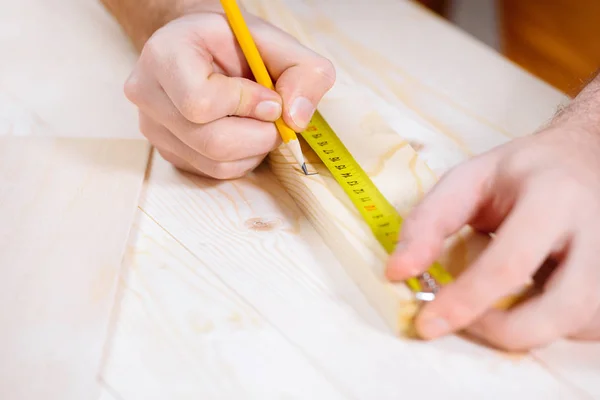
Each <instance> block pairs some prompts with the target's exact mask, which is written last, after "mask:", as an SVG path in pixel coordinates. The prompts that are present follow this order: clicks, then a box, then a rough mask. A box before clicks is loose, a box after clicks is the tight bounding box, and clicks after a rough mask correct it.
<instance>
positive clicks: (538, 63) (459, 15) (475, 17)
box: [415, 0, 600, 96]
mask: <svg viewBox="0 0 600 400" xmlns="http://www.w3.org/2000/svg"><path fill="white" fill-rule="evenodd" d="M415 1H416V2H418V3H421V4H422V5H424V6H426V7H428V8H429V9H431V10H432V11H434V12H435V13H437V14H439V15H441V16H442V17H443V18H446V19H447V20H449V21H451V22H452V23H454V24H456V25H458V26H459V27H460V28H462V29H464V30H465V31H467V32H468V33H470V34H471V35H473V36H475V37H476V38H477V39H479V40H481V41H483V42H484V43H486V44H487V45H489V46H491V47H493V48H494V49H496V50H497V51H498V52H500V53H501V54H503V55H504V56H505V57H507V58H508V59H510V60H511V61H513V62H515V63H516V64H518V65H520V66H521V67H522V68H524V69H526V70H527V71H529V72H531V73H532V74H534V75H536V76H537V77H539V78H541V79H543V80H544V81H546V82H548V83H549V84H551V85H553V86H554V87H556V88H557V89H559V90H560V91H562V92H564V93H566V94H567V95H570V96H575V95H576V94H577V93H578V92H579V90H580V89H581V88H582V86H583V85H584V84H585V83H586V82H588V81H589V80H590V78H591V77H592V76H593V74H595V73H596V72H597V71H598V70H600V0H415Z"/></svg>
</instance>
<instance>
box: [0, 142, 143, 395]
mask: <svg viewBox="0 0 600 400" xmlns="http://www.w3.org/2000/svg"><path fill="white" fill-rule="evenodd" d="M148 151H149V148H148V145H147V143H146V142H145V141H139V140H116V139H115V140H101V139H97V140H94V139H66V138H62V139H61V138H31V137H29V138H18V137H3V138H0V274H1V279H0V304H2V311H1V312H0V326H2V329H1V330H0V343H2V347H0V376H1V377H2V379H0V393H2V394H3V397H5V398H10V399H14V400H33V399H41V398H44V399H57V400H58V399H60V400H71V399H73V400H87V399H95V398H97V396H98V393H99V386H98V382H97V380H96V379H97V373H98V368H99V366H100V361H101V356H102V352H103V345H104V341H105V339H106V333H107V329H108V323H109V317H110V312H111V309H112V306H113V301H114V295H115V288H116V279H117V275H118V273H119V270H120V266H121V259H122V257H123V253H124V250H125V244H126V241H127V237H128V234H129V230H130V226H131V222H132V220H133V217H134V214H135V211H136V207H137V200H138V195H139V193H140V189H141V185H142V182H143V178H144V173H145V169H146V162H147V157H148Z"/></svg>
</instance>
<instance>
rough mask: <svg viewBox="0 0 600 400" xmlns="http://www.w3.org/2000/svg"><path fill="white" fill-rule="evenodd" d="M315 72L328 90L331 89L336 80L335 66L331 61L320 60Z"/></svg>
mask: <svg viewBox="0 0 600 400" xmlns="http://www.w3.org/2000/svg"><path fill="white" fill-rule="evenodd" d="M314 72H315V74H316V75H318V76H319V77H321V79H322V81H323V82H324V84H325V85H326V86H327V88H331V87H332V86H333V85H334V83H335V80H336V70H335V66H334V65H333V63H332V62H331V60H329V59H327V58H320V59H319V60H318V61H317V62H316V63H315V66H314Z"/></svg>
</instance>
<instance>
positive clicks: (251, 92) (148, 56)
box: [141, 34, 282, 124]
mask: <svg viewBox="0 0 600 400" xmlns="http://www.w3.org/2000/svg"><path fill="white" fill-rule="evenodd" d="M141 57H143V58H144V60H145V62H146V63H147V64H148V68H150V70H151V71H152V73H153V74H154V75H155V76H156V79H157V80H158V82H159V84H160V85H161V86H162V87H163V89H164V90H165V92H166V93H167V95H168V97H169V98H170V99H171V101H172V102H173V104H174V105H175V106H176V107H177V109H178V110H179V112H180V113H181V114H182V115H183V116H184V117H185V118H186V119H188V120H189V121H191V122H194V123H198V124H202V123H207V122H211V121H214V120H216V119H219V118H222V117H225V116H227V115H236V116H240V117H251V118H257V119H260V120H264V121H271V122H272V121H275V120H276V119H277V118H279V117H280V116H281V110H282V106H281V97H280V96H279V95H278V94H277V93H276V92H275V91H273V90H269V89H267V88H265V87H264V86H262V85H259V84H258V83H256V82H253V81H251V80H249V79H246V78H241V77H228V76H226V75H223V74H221V73H219V72H216V71H215V69H214V68H213V62H212V61H213V60H212V56H211V55H210V53H209V52H208V51H207V50H206V49H205V48H203V47H202V46H200V45H196V46H193V45H191V44H187V43H178V42H177V41H173V40H172V37H171V35H166V34H165V35H157V36H156V37H154V38H152V39H151V40H149V41H148V43H147V44H146V46H145V47H144V50H143V52H142V55H141Z"/></svg>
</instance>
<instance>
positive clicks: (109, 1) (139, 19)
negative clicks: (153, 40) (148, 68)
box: [102, 0, 223, 51]
mask: <svg viewBox="0 0 600 400" xmlns="http://www.w3.org/2000/svg"><path fill="white" fill-rule="evenodd" d="M102 3H103V4H104V6H105V7H106V9H107V10H108V11H109V12H110V13H111V14H112V15H113V16H114V17H115V19H116V20H117V21H118V22H119V24H120V25H121V27H122V28H123V30H124V31H125V33H126V34H127V36H128V37H129V38H130V40H131V41H132V42H133V45H134V46H135V48H136V50H138V51H141V49H142V48H143V47H144V45H145V44H146V41H148V39H149V38H150V37H151V36H152V35H153V34H154V32H156V31H157V30H158V29H160V28H162V27H163V26H165V25H166V24H168V23H169V22H171V21H173V20H175V19H177V18H180V17H183V16H185V15H188V14H194V13H202V12H223V10H222V7H221V2H220V1H219V0H102Z"/></svg>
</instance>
